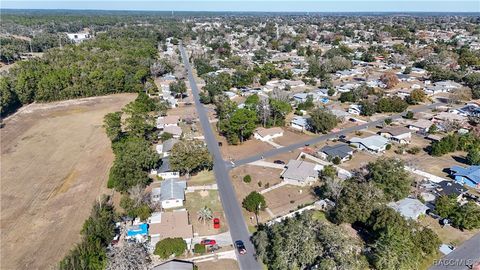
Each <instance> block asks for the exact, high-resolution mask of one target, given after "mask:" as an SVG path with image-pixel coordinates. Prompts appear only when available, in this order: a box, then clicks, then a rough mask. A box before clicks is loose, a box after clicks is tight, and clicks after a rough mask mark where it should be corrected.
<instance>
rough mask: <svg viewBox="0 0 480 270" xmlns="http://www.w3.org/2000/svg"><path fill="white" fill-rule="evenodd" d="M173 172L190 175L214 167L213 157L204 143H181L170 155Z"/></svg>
mask: <svg viewBox="0 0 480 270" xmlns="http://www.w3.org/2000/svg"><path fill="white" fill-rule="evenodd" d="M170 166H171V168H172V170H174V171H178V172H180V173H182V174H187V175H189V174H190V173H192V172H198V171H201V170H204V169H211V168H212V166H213V159H212V155H211V154H210V152H209V151H208V149H207V147H206V146H205V144H204V143H203V142H202V141H196V140H193V141H183V140H182V141H180V142H178V143H176V144H175V145H174V146H173V148H172V151H171V153H170Z"/></svg>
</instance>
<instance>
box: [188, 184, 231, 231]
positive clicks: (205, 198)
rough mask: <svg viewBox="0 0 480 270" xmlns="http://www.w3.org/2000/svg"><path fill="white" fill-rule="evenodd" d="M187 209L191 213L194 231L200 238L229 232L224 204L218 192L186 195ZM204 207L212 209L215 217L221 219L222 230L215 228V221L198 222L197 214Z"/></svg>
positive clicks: (211, 191) (210, 191) (208, 191)
mask: <svg viewBox="0 0 480 270" xmlns="http://www.w3.org/2000/svg"><path fill="white" fill-rule="evenodd" d="M185 196H186V204H185V206H186V208H187V209H188V211H189V213H190V223H191V224H192V225H193V231H194V233H195V234H198V235H200V236H203V235H213V234H218V233H222V232H226V231H228V225H227V222H226V220H225V216H224V213H223V208H222V204H221V202H220V197H219V195H218V191H216V190H202V191H196V192H192V193H186V194H185ZM204 206H206V207H208V208H210V209H212V212H213V217H214V218H219V219H220V225H221V227H220V229H214V228H213V221H211V220H210V221H207V222H205V223H203V221H199V220H198V215H197V212H198V210H200V209H201V208H203V207H204Z"/></svg>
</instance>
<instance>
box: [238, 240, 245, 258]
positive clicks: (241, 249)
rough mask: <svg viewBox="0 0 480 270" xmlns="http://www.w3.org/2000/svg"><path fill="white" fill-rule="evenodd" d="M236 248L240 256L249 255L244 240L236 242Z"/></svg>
mask: <svg viewBox="0 0 480 270" xmlns="http://www.w3.org/2000/svg"><path fill="white" fill-rule="evenodd" d="M235 248H236V249H237V251H238V253H240V255H243V254H245V253H247V249H246V248H245V245H244V244H243V241H242V240H237V241H235Z"/></svg>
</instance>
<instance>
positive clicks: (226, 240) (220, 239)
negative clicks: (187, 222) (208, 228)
mask: <svg viewBox="0 0 480 270" xmlns="http://www.w3.org/2000/svg"><path fill="white" fill-rule="evenodd" d="M204 239H213V240H215V241H216V242H217V245H219V246H221V247H225V246H230V245H233V241H232V236H231V235H230V232H224V233H219V234H214V235H207V236H195V237H193V239H192V243H193V244H194V245H195V244H198V243H200V242H201V241H202V240H204Z"/></svg>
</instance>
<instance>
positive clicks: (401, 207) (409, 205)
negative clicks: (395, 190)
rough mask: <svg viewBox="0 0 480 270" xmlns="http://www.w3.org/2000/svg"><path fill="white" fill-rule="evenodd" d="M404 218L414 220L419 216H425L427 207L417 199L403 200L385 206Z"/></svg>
mask: <svg viewBox="0 0 480 270" xmlns="http://www.w3.org/2000/svg"><path fill="white" fill-rule="evenodd" d="M387 205H388V206H389V207H391V208H393V209H394V210H395V211H397V212H398V213H399V214H400V215H402V216H403V217H405V218H410V219H414V220H416V219H417V218H418V216H420V215H421V214H425V212H426V211H427V209H428V207H427V206H426V205H424V204H423V203H422V202H421V201H419V200H417V199H411V198H405V199H403V200H400V201H397V202H391V203H388V204H387Z"/></svg>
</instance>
